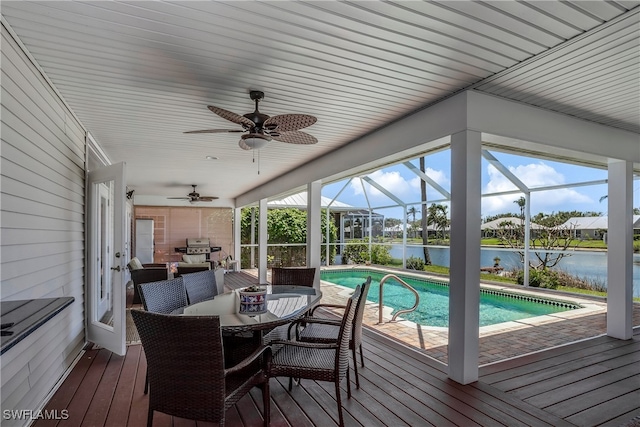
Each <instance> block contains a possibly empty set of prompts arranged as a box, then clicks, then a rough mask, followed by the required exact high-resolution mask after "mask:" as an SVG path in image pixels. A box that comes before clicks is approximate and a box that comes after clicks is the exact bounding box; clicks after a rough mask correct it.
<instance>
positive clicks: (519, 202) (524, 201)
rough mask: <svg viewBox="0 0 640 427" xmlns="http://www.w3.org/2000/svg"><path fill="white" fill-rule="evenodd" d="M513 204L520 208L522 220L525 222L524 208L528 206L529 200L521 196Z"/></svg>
mask: <svg viewBox="0 0 640 427" xmlns="http://www.w3.org/2000/svg"><path fill="white" fill-rule="evenodd" d="M513 203H515V204H516V205H518V206H519V207H520V219H522V220H523V221H524V207H525V205H526V204H527V199H525V198H524V196H520V198H519V199H518V200H514V201H513Z"/></svg>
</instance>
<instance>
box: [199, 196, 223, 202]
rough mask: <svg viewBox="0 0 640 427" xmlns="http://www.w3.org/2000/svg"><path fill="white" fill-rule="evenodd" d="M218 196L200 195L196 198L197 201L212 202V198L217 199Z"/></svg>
mask: <svg viewBox="0 0 640 427" xmlns="http://www.w3.org/2000/svg"><path fill="white" fill-rule="evenodd" d="M217 199H218V197H215V196H200V198H199V199H198V201H199V202H213V201H214V200H217Z"/></svg>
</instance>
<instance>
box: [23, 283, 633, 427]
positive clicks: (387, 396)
mask: <svg viewBox="0 0 640 427" xmlns="http://www.w3.org/2000/svg"><path fill="white" fill-rule="evenodd" d="M235 278H239V277H238V276H229V278H228V279H227V280H229V279H231V282H229V285H230V286H232V287H233V280H234V279H235ZM364 349H365V364H366V366H365V368H364V369H359V372H360V375H361V377H360V382H361V388H360V390H356V389H355V383H353V384H352V392H353V394H352V398H351V399H350V400H347V399H346V386H345V384H344V382H343V384H342V388H343V397H344V409H345V423H346V425H347V426H367V427H369V426H394V427H395V426H465V427H466V426H509V427H512V426H573V425H578V426H597V425H605V426H623V425H625V424H626V422H628V421H629V420H631V419H632V418H634V417H637V416H640V330H638V329H636V334H635V335H634V337H633V339H631V340H627V341H621V340H615V339H612V338H608V337H599V338H596V339H593V340H588V341H582V342H579V343H575V344H570V345H567V346H564V347H559V348H556V349H553V350H549V351H544V352H540V353H536V354H532V355H528V356H524V357H520V358H517V359H512V360H508V361H505V362H500V363H497V364H493V365H489V366H485V367H483V368H481V370H480V380H479V381H478V382H476V383H473V384H471V385H466V386H463V385H460V384H457V383H455V382H453V381H451V380H449V379H448V378H447V375H446V366H444V365H442V364H441V363H440V362H437V361H435V360H433V359H430V358H429V357H427V356H425V355H424V354H422V353H420V352H418V351H415V350H414V349H412V348H410V347H407V346H405V345H404V344H402V343H400V342H398V341H395V340H392V339H389V338H388V337H385V336H382V335H380V334H378V333H376V332H375V331H369V330H365V331H364ZM145 372H146V360H145V357H144V352H143V350H142V347H141V346H140V345H131V346H129V347H128V349H127V354H126V355H125V356H123V357H120V356H116V355H113V354H112V353H111V352H109V351H107V350H104V349H99V350H94V349H91V350H88V351H87V352H86V353H85V354H84V355H83V357H82V358H81V360H80V361H79V363H78V364H77V365H76V367H75V368H74V369H73V371H72V372H71V373H70V375H69V376H68V377H67V379H66V380H65V382H64V384H63V385H62V386H61V387H60V389H59V390H58V392H57V393H56V394H55V395H54V397H53V398H52V400H51V401H50V402H49V404H48V405H47V409H48V410H51V409H58V410H61V409H67V410H68V411H69V418H68V419H67V420H63V421H59V422H54V421H38V422H37V423H36V424H35V425H36V426H42V425H59V426H125V425H127V426H143V425H146V417H147V402H148V397H147V396H145V395H144V394H143V387H144V377H145ZM352 379H353V378H352ZM287 382H288V381H287V380H286V379H284V378H278V379H272V383H271V402H272V417H271V425H272V426H293V427H298V426H322V427H324V426H334V425H336V424H337V418H338V416H337V410H336V403H335V396H334V390H333V385H332V384H329V383H317V382H313V381H303V382H302V384H301V385H300V386H295V387H294V389H293V391H292V392H291V393H289V391H288V390H287V388H286V386H287ZM261 409H262V405H261V395H260V391H259V390H258V389H256V390H254V391H253V392H252V393H250V394H249V395H247V396H245V397H244V398H243V399H242V400H241V401H240V402H239V403H238V404H237V405H236V406H235V407H234V408H231V409H230V410H229V411H228V413H227V425H228V426H261V425H262V417H261ZM154 425H155V426H168V425H175V426H196V425H199V426H203V425H208V424H207V423H201V422H198V423H196V422H194V421H190V420H183V419H172V417H169V416H167V415H164V414H159V413H156V415H155V417H154ZM630 425H631V424H630Z"/></svg>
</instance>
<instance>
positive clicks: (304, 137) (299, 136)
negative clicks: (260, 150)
mask: <svg viewBox="0 0 640 427" xmlns="http://www.w3.org/2000/svg"><path fill="white" fill-rule="evenodd" d="M272 138H273V139H274V140H276V141H280V142H287V143H289V144H315V143H317V142H318V140H317V139H316V137H315V136H313V135H309V134H308V133H305V132H301V131H299V130H294V131H291V132H282V133H281V134H280V135H278V136H273V137H272Z"/></svg>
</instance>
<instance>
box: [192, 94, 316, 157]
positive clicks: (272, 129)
mask: <svg viewBox="0 0 640 427" xmlns="http://www.w3.org/2000/svg"><path fill="white" fill-rule="evenodd" d="M249 96H250V97H251V99H252V100H253V101H255V103H256V109H255V111H254V112H253V113H247V114H245V115H243V116H241V115H240V114H236V113H232V112H231V111H227V110H225V109H222V108H219V107H214V106H213V105H209V106H208V108H209V110H211V111H212V112H214V113H215V114H217V115H218V116H220V117H222V118H223V119H227V120H229V121H231V122H233V123H236V124H239V125H240V126H242V129H204V130H193V131H189V132H185V133H225V132H246V133H245V134H244V135H242V136H241V137H240V141H239V142H238V145H239V146H240V148H242V149H243V150H254V149H259V148H262V147H264V146H266V145H267V144H268V143H269V141H271V140H272V139H273V140H274V141H280V142H286V143H289V144H315V143H317V142H318V140H317V139H316V138H315V137H314V136H312V135H309V134H308V133H305V132H301V131H300V129H302V128H306V127H308V126H311V125H312V124H314V123H315V122H316V121H317V120H318V119H316V118H315V117H314V116H309V115H307V114H280V115H278V116H268V115H266V114H262V113H261V112H259V111H258V103H259V102H260V101H261V100H262V99H263V98H264V93H263V92H261V91H259V90H252V91H251V92H249Z"/></svg>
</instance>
